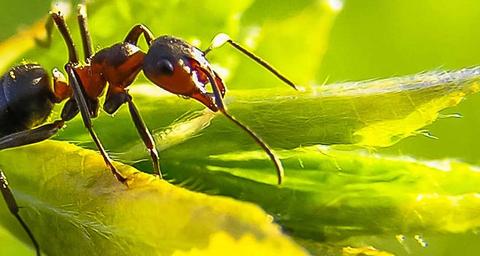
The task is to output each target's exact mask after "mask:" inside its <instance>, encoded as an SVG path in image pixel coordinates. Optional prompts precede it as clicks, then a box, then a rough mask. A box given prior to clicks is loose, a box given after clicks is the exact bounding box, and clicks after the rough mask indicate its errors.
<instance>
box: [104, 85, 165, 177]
mask: <svg viewBox="0 0 480 256" xmlns="http://www.w3.org/2000/svg"><path fill="white" fill-rule="evenodd" d="M124 103H127V104H128V110H129V112H130V117H131V119H132V121H133V123H134V124H135V128H136V129H137V132H138V135H140V138H141V139H142V141H143V144H144V145H145V147H146V148H147V150H148V152H149V153H150V157H151V159H152V164H153V170H154V173H155V174H156V175H158V177H159V178H162V172H161V171H160V164H159V158H158V152H157V149H156V147H155V140H154V139H153V136H152V135H151V133H150V131H149V130H148V128H147V126H146V125H145V122H144V121H143V119H142V116H141V115H140V112H139V111H138V109H137V107H136V106H135V104H134V103H133V100H132V96H130V95H129V94H128V93H127V92H126V91H125V90H124V88H121V87H116V86H112V85H110V87H109V88H108V92H107V96H106V98H105V104H104V105H103V109H104V110H105V112H107V113H108V114H113V113H115V112H116V111H117V110H118V109H119V108H120V106H121V105H123V104H124Z"/></svg>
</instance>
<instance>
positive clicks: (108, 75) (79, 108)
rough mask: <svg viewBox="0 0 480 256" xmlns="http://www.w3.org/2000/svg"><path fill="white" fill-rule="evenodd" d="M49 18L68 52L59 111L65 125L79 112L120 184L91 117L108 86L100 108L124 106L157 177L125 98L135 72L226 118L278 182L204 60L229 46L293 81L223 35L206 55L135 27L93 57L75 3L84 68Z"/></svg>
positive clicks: (143, 130) (147, 140)
mask: <svg viewBox="0 0 480 256" xmlns="http://www.w3.org/2000/svg"><path fill="white" fill-rule="evenodd" d="M51 17H52V19H53V21H54V22H55V24H56V26H57V28H58V29H59V31H60V33H61V35H62V37H63V39H64V41H65V43H66V46H67V49H68V55H69V59H68V63H67V64H66V65H65V71H66V72H67V74H68V77H69V83H70V86H71V87H72V89H73V98H70V99H69V100H68V101H67V102H66V104H65V107H64V108H63V111H62V119H63V120H70V119H72V118H73V117H75V116H76V115H77V114H78V112H80V113H81V116H82V119H83V122H84V125H85V127H86V128H87V129H88V131H89V132H90V135H91V136H92V138H93V140H94V142H95V143H96V145H97V147H98V149H99V150H100V153H101V154H102V156H103V157H104V159H105V162H106V163H107V165H108V166H109V167H110V169H111V170H112V172H113V173H114V174H115V176H116V177H117V179H118V180H119V181H121V182H125V179H124V178H123V177H122V176H121V174H120V173H119V172H118V171H117V170H116V169H115V167H114V166H113V164H112V163H111V160H110V158H109V157H108V155H107V153H106V152H105V150H104V148H103V146H102V144H101V142H100V140H99V139H98V137H97V136H96V134H95V132H94V130H93V127H92V122H91V118H92V117H96V116H97V115H98V109H99V108H98V98H99V97H100V96H101V94H102V92H103V91H104V89H105V87H107V84H108V89H107V94H106V98H105V103H104V105H103V109H104V110H105V112H107V113H108V114H114V113H115V112H116V111H117V110H118V109H119V107H120V106H121V105H123V104H125V103H126V104H127V105H128V109H129V112H130V115H131V118H132V120H133V122H134V124H135V127H136V129H137V131H138V133H139V135H140V137H141V138H142V140H143V142H144V144H145V146H146V148H147V150H148V151H149V152H150V156H151V159H152V163H153V167H154V171H155V174H157V175H158V176H159V177H162V174H161V171H160V166H159V157H158V153H157V151H156V148H155V142H154V140H153V137H152V135H151V134H150V132H149V130H148V128H147V127H146V125H145V122H144V121H143V120H142V118H141V116H140V113H139V112H138V109H137V107H136V106H135V104H134V103H133V100H132V96H131V95H130V94H129V93H128V86H130V85H131V84H132V83H133V81H134V80H135V78H136V76H137V75H138V73H139V72H140V71H143V73H144V74H145V76H146V77H147V78H148V79H149V80H150V81H151V82H153V83H154V84H155V85H157V86H159V87H161V88H163V89H165V90H167V91H169V92H171V93H174V94H177V95H182V96H185V97H188V98H193V99H196V100H198V101H199V102H201V103H202V104H203V105H205V106H206V107H208V108H209V109H210V110H212V111H214V112H217V111H220V112H221V113H222V114H223V115H224V116H225V117H227V118H228V119H229V120H231V121H232V122H233V123H234V124H236V125H237V126H239V127H240V128H241V129H243V130H244V131H245V132H247V133H248V134H249V135H250V136H251V137H252V138H253V139H254V140H255V142H256V143H257V144H258V145H259V146H260V147H262V149H263V150H264V151H265V152H266V153H267V155H268V156H269V158H270V159H271V161H272V162H273V163H274V165H275V169H276V172H277V179H278V184H281V183H282V179H283V167H282V164H281V162H280V160H279V159H278V158H277V156H276V155H275V154H274V153H273V151H272V150H271V149H270V148H269V146H268V145H267V144H266V143H265V142H264V141H263V140H262V139H261V138H259V137H258V136H257V135H256V134H255V133H254V132H253V131H252V130H251V129H250V128H248V127H247V126H245V125H244V124H242V123H241V122H240V121H238V120H237V119H235V118H234V117H233V116H232V115H230V114H229V113H228V112H227V109H226V106H225V104H224V102H223V97H224V96H225V92H226V87H225V84H224V82H223V80H222V78H220V76H219V75H218V74H217V73H216V72H215V71H214V70H213V68H212V66H211V65H210V63H209V62H208V60H207V59H206V57H205V56H206V55H207V54H208V53H209V52H210V51H211V50H213V49H215V48H218V47H221V46H222V45H224V44H226V43H229V44H230V45H231V46H233V47H234V48H236V49H237V50H239V51H240V52H242V53H244V54H245V55H246V56H248V57H250V58H251V59H253V60H254V61H256V62H257V63H259V64H260V65H262V66H263V67H265V68H266V69H268V70H269V71H270V72H272V73H273V74H274V75H275V76H277V77H278V78H279V79H281V80H282V81H283V82H285V83H286V84H288V85H289V86H291V87H292V88H294V89H297V88H296V87H295V85H294V83H293V82H291V81H290V80H288V79H287V78H286V77H284V76H283V75H282V74H280V73H279V72H278V71H277V70H275V69H274V68H273V67H272V66H270V65H269V64H268V63H267V62H265V61H264V60H262V59H261V58H260V57H258V56H256V55H254V54H253V53H252V52H250V51H248V50H247V49H246V48H244V47H242V46H241V45H239V44H238V43H236V42H235V41H233V40H232V39H230V37H228V36H227V35H225V34H219V35H217V36H216V37H215V38H214V39H213V41H212V43H211V45H210V46H209V47H208V48H207V50H205V51H201V50H200V49H198V48H196V47H194V46H192V45H190V44H189V43H187V42H185V41H184V40H182V39H179V38H175V37H172V36H161V37H158V38H156V39H155V38H154V36H153V33H152V32H151V31H150V30H149V29H148V28H147V27H146V26H144V25H141V24H140V25H136V26H134V27H133V28H132V29H131V30H130V32H129V33H128V34H127V36H126V37H125V39H124V41H123V42H120V43H117V44H114V45H113V46H110V47H107V48H104V49H102V50H100V51H98V52H97V53H95V54H94V53H93V51H92V46H91V39H90V35H89V31H88V25H87V18H86V7H85V5H84V4H80V5H79V15H78V23H79V27H80V34H81V38H82V44H83V50H84V55H85V56H84V57H85V59H84V63H83V64H80V62H79V60H78V57H77V51H76V48H75V45H74V43H73V39H72V37H71V35H70V32H69V30H68V27H67V25H66V23H65V20H64V18H63V16H62V14H61V12H52V13H51ZM141 35H143V36H144V38H145V41H146V43H147V45H148V46H149V49H148V52H147V53H144V52H143V51H142V50H141V49H140V48H139V47H138V46H137V43H138V40H139V38H140V36H141ZM207 84H210V85H211V87H212V91H213V93H210V92H207V90H206V85H207Z"/></svg>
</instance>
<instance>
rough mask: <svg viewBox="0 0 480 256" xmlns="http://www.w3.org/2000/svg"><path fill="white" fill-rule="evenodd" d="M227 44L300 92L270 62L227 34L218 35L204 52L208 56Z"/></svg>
mask: <svg viewBox="0 0 480 256" xmlns="http://www.w3.org/2000/svg"><path fill="white" fill-rule="evenodd" d="M226 43H229V44H230V45H231V46H233V47H234V48H235V49H237V50H239V51H240V52H242V53H243V54H245V55H247V56H248V57H249V58H250V59H252V60H254V61H255V62H257V63H258V64H260V65H261V66H263V67H264V68H266V69H267V70H268V71H270V72H271V73H272V74H274V75H275V76H276V77H278V78H279V79H280V80H282V81H283V82H284V83H286V84H287V85H289V86H290V87H292V88H293V89H295V90H298V89H297V86H296V85H295V84H294V83H293V82H292V81H290V80H289V79H288V78H286V77H285V76H284V75H282V74H281V73H280V72H279V71H278V70H276V69H275V68H274V67H273V66H272V65H270V64H268V62H266V61H265V60H263V59H262V58H260V57H258V56H257V55H255V54H254V53H253V52H251V51H249V50H247V49H246V48H245V47H243V46H241V45H240V44H238V43H237V42H235V41H233V40H232V39H231V38H230V36H228V35H227V34H223V33H222V34H218V35H216V36H215V37H214V38H213V40H212V42H211V44H210V46H209V47H208V48H207V49H206V50H205V51H204V52H203V53H204V54H205V55H207V54H208V53H209V52H210V51H211V50H213V49H216V48H220V47H222V46H223V45H224V44H226Z"/></svg>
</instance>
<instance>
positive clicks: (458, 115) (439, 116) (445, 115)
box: [438, 113, 463, 119]
mask: <svg viewBox="0 0 480 256" xmlns="http://www.w3.org/2000/svg"><path fill="white" fill-rule="evenodd" d="M462 117H463V115H462V114H460V113H451V114H439V115H438V118H442V119H445V118H462Z"/></svg>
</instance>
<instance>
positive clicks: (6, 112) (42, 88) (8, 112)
mask: <svg viewBox="0 0 480 256" xmlns="http://www.w3.org/2000/svg"><path fill="white" fill-rule="evenodd" d="M53 76H54V79H53V80H54V86H52V83H51V81H50V77H49V76H48V74H47V72H46V71H45V69H43V68H42V67H41V66H40V65H38V64H24V65H19V66H16V67H13V68H11V69H10V70H9V71H8V72H7V73H5V74H4V75H3V76H2V77H1V78H0V124H1V125H0V150H2V149H7V148H13V147H18V146H22V145H28V144H31V143H35V142H39V141H43V140H46V139H48V138H50V137H51V136H52V135H54V134H55V133H56V132H57V131H58V130H59V129H60V128H61V127H62V126H63V124H64V120H56V121H54V122H51V123H47V124H44V123H45V122H46V121H47V119H48V117H49V115H50V114H51V112H52V109H53V106H54V104H55V103H59V102H61V101H62V100H63V99H65V98H67V97H68V94H67V90H66V88H67V85H66V83H65V82H64V81H63V79H62V76H61V75H60V74H59V73H58V72H57V71H54V73H53ZM0 191H1V192H2V196H3V198H4V200H5V202H6V203H7V206H8V209H9V211H10V212H11V213H12V214H13V215H14V216H15V218H16V219H17V220H18V222H19V223H20V225H21V226H22V228H23V229H24V230H25V231H26V233H27V234H28V236H29V238H30V239H31V240H32V243H33V245H34V247H35V250H36V253H37V255H40V248H39V245H38V243H37V240H36V239H35V237H34V235H33V233H32V231H31V230H30V229H29V228H28V226H27V224H26V223H25V221H24V220H23V219H22V217H21V216H20V214H19V206H18V204H17V202H16V200H15V198H14V196H13V193H12V191H11V190H10V188H9V186H8V182H7V178H6V176H5V173H4V172H3V171H2V170H1V169H0Z"/></svg>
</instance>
